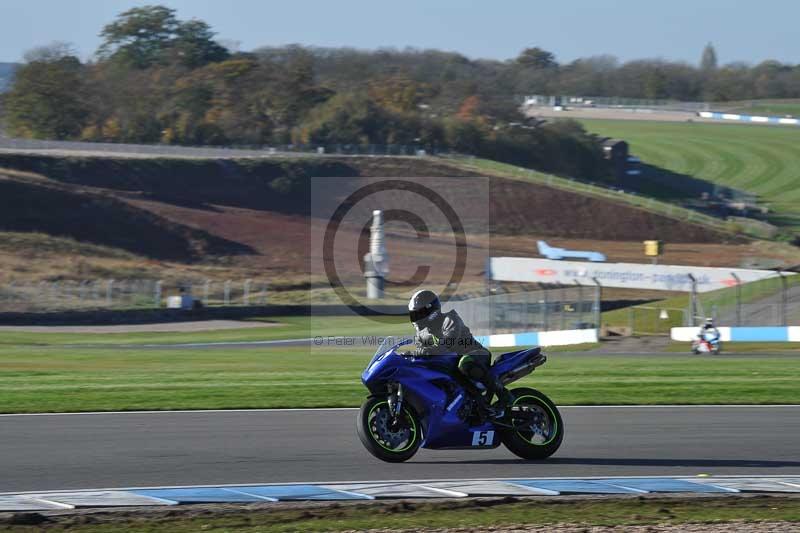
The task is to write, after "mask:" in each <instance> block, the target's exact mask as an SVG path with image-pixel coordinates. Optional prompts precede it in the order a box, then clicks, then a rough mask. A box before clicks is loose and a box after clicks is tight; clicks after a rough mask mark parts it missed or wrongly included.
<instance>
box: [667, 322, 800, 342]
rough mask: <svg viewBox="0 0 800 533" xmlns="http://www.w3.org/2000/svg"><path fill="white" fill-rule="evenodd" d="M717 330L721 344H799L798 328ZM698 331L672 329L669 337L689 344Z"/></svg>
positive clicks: (722, 328) (692, 328) (691, 328)
mask: <svg viewBox="0 0 800 533" xmlns="http://www.w3.org/2000/svg"><path fill="white" fill-rule="evenodd" d="M718 329H719V334H720V340H721V341H722V342H800V326H789V327H749V328H748V327H742V328H729V327H721V328H718ZM699 331H700V328H699V327H689V328H686V327H683V328H672V329H671V330H670V336H671V337H672V340H674V341H685V342H689V341H691V340H693V339H694V338H695V337H697V333H698V332H699Z"/></svg>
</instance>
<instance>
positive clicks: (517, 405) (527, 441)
mask: <svg viewBox="0 0 800 533" xmlns="http://www.w3.org/2000/svg"><path fill="white" fill-rule="evenodd" d="M511 394H512V396H513V397H514V400H513V401H512V403H511V408H510V410H509V412H508V414H507V420H506V422H508V423H509V424H510V425H511V426H513V429H512V428H504V429H503V430H502V431H501V432H500V435H501V439H502V441H503V444H505V446H506V448H508V449H509V451H511V453H513V454H514V455H517V456H519V457H522V458H523V459H547V458H548V457H550V456H551V455H553V454H554V453H556V450H558V448H559V446H561V441H562V440H563V439H564V422H563V421H562V420H561V413H559V412H558V408H557V407H556V405H555V404H554V403H553V402H552V401H551V400H550V398H548V397H547V396H545V395H544V394H542V393H541V392H539V391H537V390H536V389H529V388H527V387H520V388H517V389H513V390H511Z"/></svg>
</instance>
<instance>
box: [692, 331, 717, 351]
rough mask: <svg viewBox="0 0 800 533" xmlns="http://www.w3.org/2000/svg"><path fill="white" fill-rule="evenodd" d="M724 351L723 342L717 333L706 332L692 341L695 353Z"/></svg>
mask: <svg viewBox="0 0 800 533" xmlns="http://www.w3.org/2000/svg"><path fill="white" fill-rule="evenodd" d="M721 351H722V343H721V342H720V340H719V338H718V337H716V336H715V335H711V334H705V335H701V336H698V337H697V338H695V339H694V340H693V341H692V353H693V354H695V355H698V354H701V353H710V354H712V355H717V354H719V353H720V352H721Z"/></svg>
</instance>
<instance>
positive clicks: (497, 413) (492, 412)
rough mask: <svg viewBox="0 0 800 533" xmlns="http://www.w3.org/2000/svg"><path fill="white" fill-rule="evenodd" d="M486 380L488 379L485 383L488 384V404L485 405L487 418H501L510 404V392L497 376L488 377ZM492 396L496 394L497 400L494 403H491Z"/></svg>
mask: <svg viewBox="0 0 800 533" xmlns="http://www.w3.org/2000/svg"><path fill="white" fill-rule="evenodd" d="M487 381H489V383H487V385H490V386H487V387H486V388H487V392H486V400H487V403H489V404H490V405H488V407H487V414H488V415H489V418H495V419H497V418H503V417H504V416H505V414H506V410H507V409H508V407H509V406H510V404H511V400H512V397H511V393H509V392H508V389H507V388H505V386H504V385H503V383H502V382H501V381H500V380H499V379H498V378H496V377H495V378H489V380H487ZM492 396H497V401H496V402H495V403H494V404H491V400H492Z"/></svg>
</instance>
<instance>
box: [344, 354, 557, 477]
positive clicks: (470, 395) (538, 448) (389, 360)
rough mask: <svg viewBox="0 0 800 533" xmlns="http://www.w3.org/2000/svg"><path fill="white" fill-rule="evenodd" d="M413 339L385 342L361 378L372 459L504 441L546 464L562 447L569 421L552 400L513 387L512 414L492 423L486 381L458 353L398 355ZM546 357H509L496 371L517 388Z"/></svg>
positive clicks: (361, 427) (508, 410)
mask: <svg viewBox="0 0 800 533" xmlns="http://www.w3.org/2000/svg"><path fill="white" fill-rule="evenodd" d="M410 342H411V341H410V340H406V341H404V342H401V343H398V344H395V345H389V344H390V343H389V342H384V343H383V344H381V346H380V347H379V348H378V350H377V351H376V352H375V355H374V356H373V358H372V360H371V361H370V362H369V365H367V368H366V369H365V370H364V372H363V374H362V376H361V380H362V382H363V383H364V385H365V386H366V387H367V388H368V389H369V391H370V396H369V397H368V398H367V399H366V400H365V401H364V403H363V404H362V406H361V410H360V411H359V414H358V420H357V425H356V429H357V433H358V437H359V439H360V440H361V442H362V443H363V444H364V447H366V449H367V450H368V451H369V452H370V453H371V454H372V455H374V456H375V457H377V458H378V459H381V460H383V461H387V462H393V463H396V462H402V461H406V460H408V459H410V458H411V457H412V456H413V455H414V454H415V453H416V452H417V450H418V449H419V448H420V447H422V448H429V449H434V450H438V449H464V448H469V449H481V448H487V449H491V448H496V447H498V446H499V445H500V444H501V443H502V444H504V445H505V446H506V448H508V449H509V450H510V451H511V452H513V453H514V454H516V455H517V456H519V457H522V458H524V459H545V458H547V457H550V456H551V455H552V454H553V453H555V452H556V450H558V448H559V446H561V441H562V440H563V438H564V423H563V421H562V420H561V414H560V413H559V412H558V408H557V407H556V406H555V404H554V403H553V402H552V401H551V400H550V399H549V398H548V397H547V396H545V395H544V394H542V393H541V392H539V391H537V390H535V389H531V388H527V387H519V388H515V389H511V390H510V391H509V392H510V393H511V397H512V400H511V403H510V405H506V406H504V407H505V414H504V415H503V416H501V417H499V418H491V417H489V416H487V415H486V413H485V411H486V410H485V408H482V406H483V404H482V403H481V402H483V401H485V400H483V399H482V398H479V397H478V395H479V394H480V386H479V384H478V383H475V382H473V381H471V380H469V379H468V378H466V377H465V376H463V375H462V374H461V373H460V372H459V371H458V369H457V363H458V359H459V356H458V355H456V354H452V355H448V354H445V355H437V356H435V357H417V356H413V355H406V354H403V353H400V352H398V351H397V350H398V348H400V347H401V346H403V345H405V344H409V343H410ZM546 360H547V358H546V357H545V356H544V354H542V353H541V349H540V348H531V349H528V350H520V351H516V352H509V353H505V354H503V355H501V356H500V357H498V358H497V360H496V361H495V362H494V364H493V365H492V367H491V370H490V372H492V374H494V375H495V376H497V377H498V378H499V379H500V381H501V382H502V383H503V384H509V383H512V382H514V381H516V380H518V379H520V378H522V377H524V376H527V375H528V374H530V373H531V372H533V370H534V369H535V368H536V367H538V366H541V365H542V364H544V363H545V361H546Z"/></svg>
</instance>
